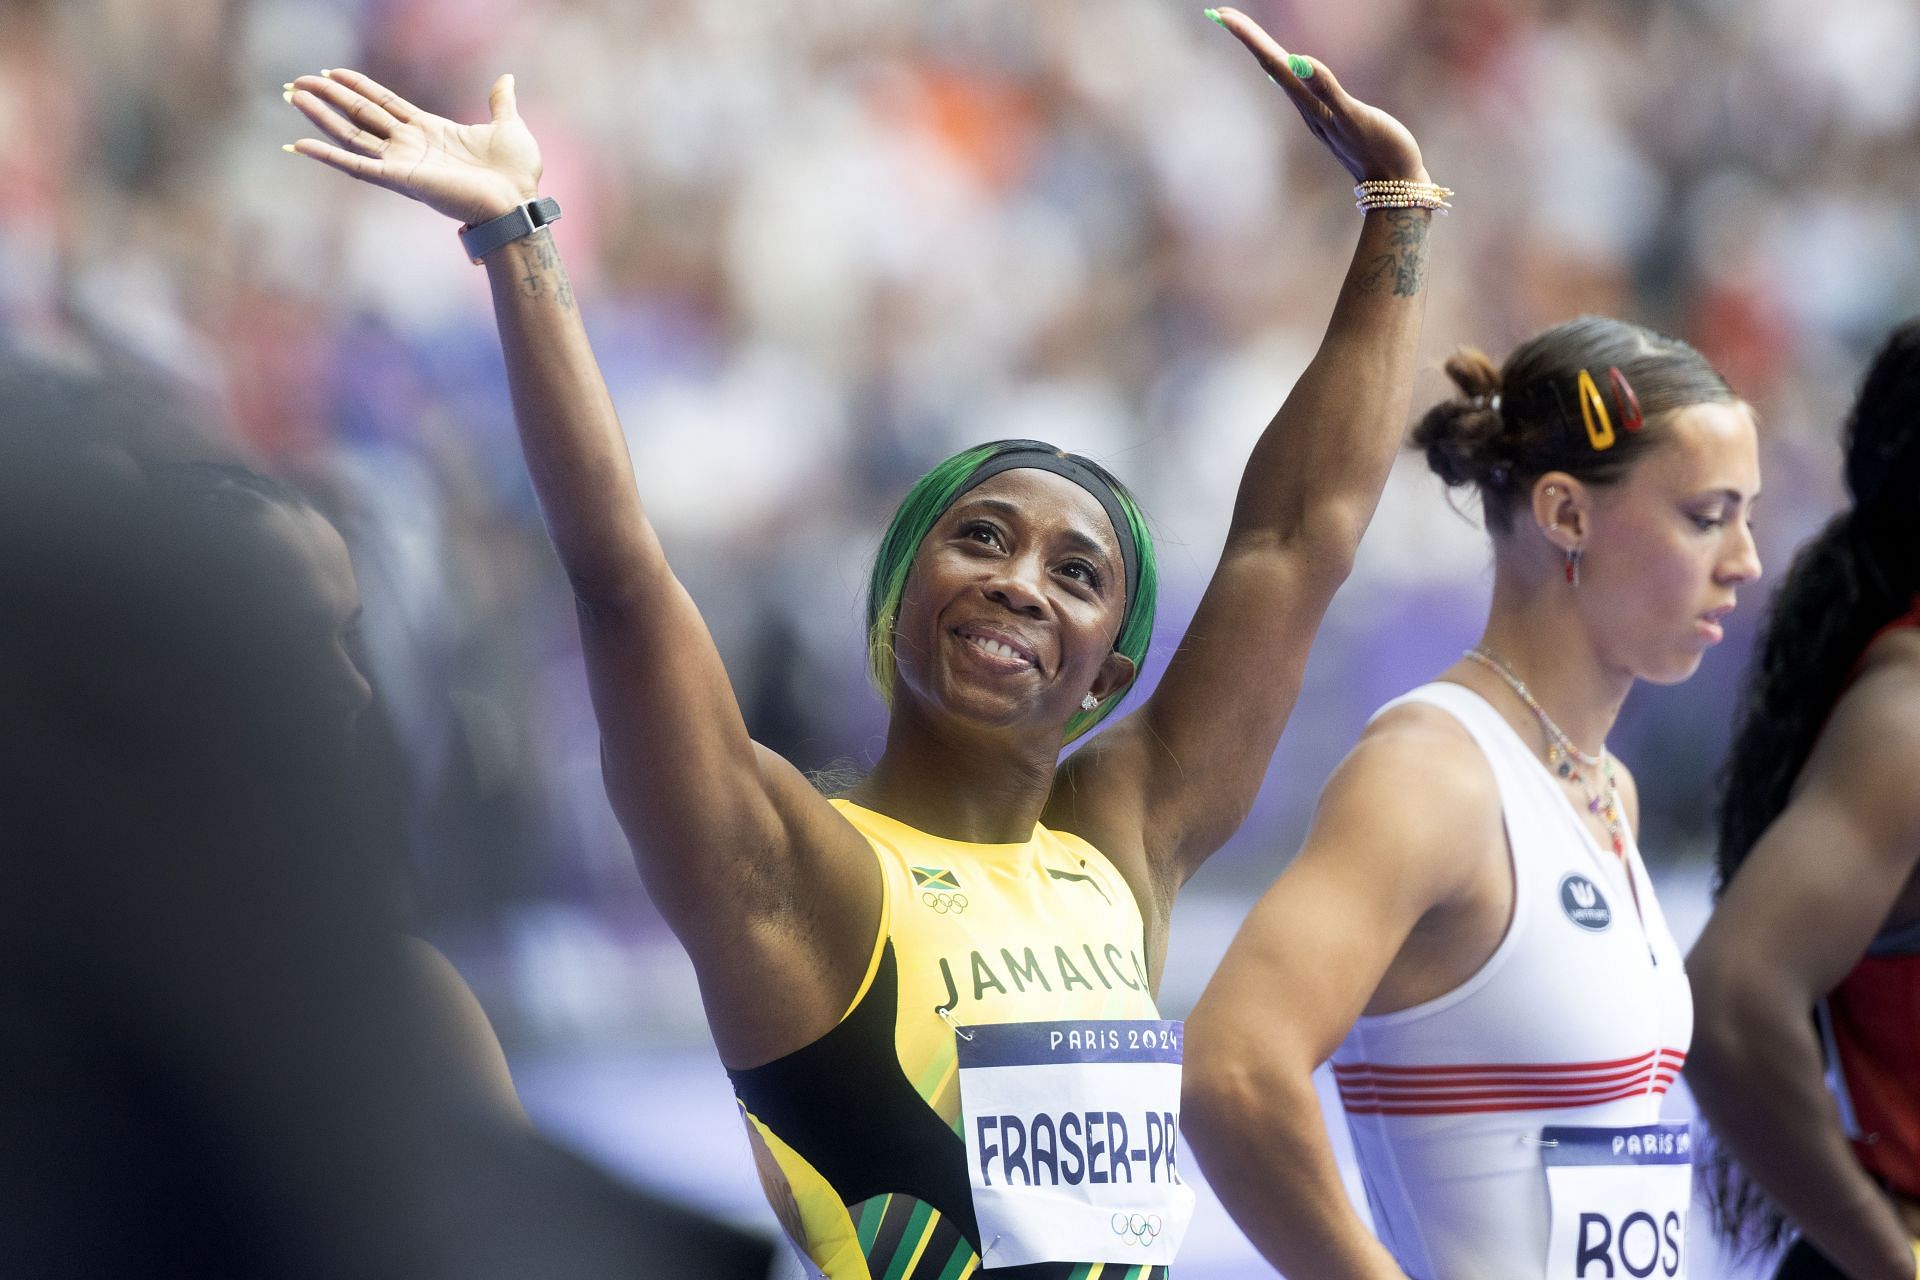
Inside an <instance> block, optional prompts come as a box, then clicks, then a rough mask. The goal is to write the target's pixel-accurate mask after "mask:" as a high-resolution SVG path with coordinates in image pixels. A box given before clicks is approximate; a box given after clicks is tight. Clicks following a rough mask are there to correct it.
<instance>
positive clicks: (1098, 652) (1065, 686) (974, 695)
mask: <svg viewBox="0 0 1920 1280" xmlns="http://www.w3.org/2000/svg"><path fill="white" fill-rule="evenodd" d="M1125 596H1126V570H1125V565H1124V562H1123V560H1122V559H1121V554H1120V548H1119V543H1118V541H1117V538H1116V535H1115V533H1114V531H1113V527H1112V525H1111V524H1110V523H1109V521H1108V519H1107V515H1106V511H1105V510H1104V509H1103V508H1102V507H1101V505H1100V503H1099V501H1098V500H1097V499H1096V498H1094V496H1093V495H1092V494H1090V493H1088V492H1087V491H1086V490H1084V489H1082V488H1081V487H1080V486H1079V485H1077V484H1075V483H1073V482H1072V481H1071V480H1068V479H1067V478H1065V477H1064V476H1059V475H1055V474H1053V473H1051V472H1046V471H1036V470H1029V469H1018V470H1012V471H1006V472H1002V473H1001V474H999V475H997V476H994V477H992V478H990V479H988V480H986V481H985V482H983V483H981V484H980V485H978V486H976V487H974V488H973V489H970V490H968V491H967V492H966V493H964V494H962V495H961V496H960V498H959V499H958V500H957V501H956V502H955V503H954V504H953V506H952V507H950V508H949V509H948V510H947V511H946V512H945V513H943V514H942V515H941V516H940V518H939V519H938V520H937V521H936V522H935V523H934V526H933V528H932V529H931V530H930V531H929V532H928V534H927V536H926V538H925V539H924V540H923V541H922V542H921V544H920V547H919V550H918V551H917V552H916V554H915V556H914V560H913V567H912V570H911V572H910V574H909V576H908V579H907V586H906V591H905V593H904V595H903V596H902V598H901V601H900V610H899V613H898V615H897V617H896V620H895V623H894V652H895V681H896V696H895V704H896V706H898V705H899V702H900V696H899V695H900V694H901V693H908V694H910V695H911V696H912V697H913V698H914V699H915V700H916V701H917V702H919V703H921V704H923V705H929V706H935V707H940V708H943V709H945V710H947V711H949V712H951V713H953V714H956V715H958V716H961V717H962V718H964V719H967V720H969V721H972V722H974V723H977V724H984V725H991V726H997V727H1006V728H1021V727H1044V728H1045V729H1046V730H1047V731H1048V732H1050V733H1053V734H1055V735H1058V734H1059V733H1060V731H1061V728H1062V726H1063V725H1065V723H1066V721H1067V720H1068V718H1069V717H1071V716H1072V715H1073V713H1074V712H1076V711H1078V710H1079V709H1080V700H1081V698H1082V697H1084V696H1085V695H1086V694H1087V693H1088V692H1089V691H1091V692H1092V693H1093V694H1094V695H1095V696H1096V697H1099V698H1102V699H1104V698H1105V697H1107V696H1108V695H1109V694H1111V693H1113V692H1114V691H1115V690H1117V689H1119V688H1121V687H1122V686H1124V685H1125V684H1126V682H1127V680H1128V679H1130V678H1131V676H1132V674H1133V664H1132V663H1131V662H1130V661H1129V660H1128V659H1126V658H1125V657H1122V656H1121V655H1119V654H1116V653H1115V652H1114V651H1113V646H1114V637H1115V635H1116V634H1117V633H1118V631H1119V629H1120V623H1121V620H1122V618H1123V616H1124V613H1125V608H1126V599H1125Z"/></svg>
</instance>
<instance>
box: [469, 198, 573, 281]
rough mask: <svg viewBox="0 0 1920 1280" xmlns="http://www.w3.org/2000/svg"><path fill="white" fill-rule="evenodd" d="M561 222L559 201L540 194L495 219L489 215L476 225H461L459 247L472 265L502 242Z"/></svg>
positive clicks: (528, 234) (505, 242) (510, 241)
mask: <svg viewBox="0 0 1920 1280" xmlns="http://www.w3.org/2000/svg"><path fill="white" fill-rule="evenodd" d="M558 221H560V202H559V201H558V200H555V199H554V198H553V197H552V196H541V197H540V198H539V199H538V200H529V201H527V202H526V203H525V204H522V205H516V206H514V207H513V208H511V209H509V210H507V211H506V212H505V213H503V214H501V215H500V216H499V217H497V218H488V219H487V220H486V221H485V222H483V223H481V224H480V225H479V226H474V227H461V228H460V247H461V248H462V249H465V250H466V251H467V256H468V257H469V258H472V259H473V261H474V263H475V265H478V264H479V262H480V260H481V259H482V258H484V257H486V256H487V255H488V254H490V253H492V252H493V251H494V250H495V249H498V248H499V247H500V246H501V245H503V244H510V243H512V242H513V241H515V240H518V239H519V238H520V237H521V236H530V235H532V234H533V233H534V232H536V231H538V230H539V229H540V228H542V227H544V226H546V225H547V224H548V223H549V222H558Z"/></svg>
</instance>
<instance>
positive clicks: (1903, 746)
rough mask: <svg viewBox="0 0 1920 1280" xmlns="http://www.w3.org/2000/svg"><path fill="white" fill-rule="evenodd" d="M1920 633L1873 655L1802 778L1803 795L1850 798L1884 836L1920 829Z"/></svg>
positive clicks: (1883, 642) (1891, 639)
mask: <svg viewBox="0 0 1920 1280" xmlns="http://www.w3.org/2000/svg"><path fill="white" fill-rule="evenodd" d="M1916 770H1920V631H1915V630H1911V629H1902V630H1900V631H1895V632H1890V633H1888V634H1887V635H1884V636H1882V637H1881V638H1880V639H1878V640H1876V641H1875V642H1874V643H1873V645H1872V646H1871V647H1869V648H1868V650H1867V653H1866V656H1865V657H1864V659H1863V660H1862V662H1861V665H1860V671H1859V674H1858V675H1857V676H1856V677H1855V679H1854V681H1853V683H1852V684H1850V685H1849V686H1848V687H1847V691H1846V692H1845V693H1843V694H1842V695H1841V696H1840V700H1839V701H1838V702H1836V703H1835V704H1834V707H1833V711H1832V713H1831V715H1829V716H1828V718H1827V723H1826V727H1825V728H1824V729H1823V730H1822V731H1821V733H1820V738H1819V740H1818V741H1817V742H1816V743H1815V744H1814V749H1813V754H1812V755H1811V756H1810V757H1809V759H1808V761H1807V767H1806V769H1805V770H1803V771H1802V790H1803V791H1807V790H1816V791H1821V792H1826V793H1829V794H1832V795H1835V796H1843V797H1845V799H1846V800H1847V801H1848V802H1849V803H1851V804H1852V805H1853V806H1855V807H1856V810H1857V812H1859V813H1861V814H1862V815H1863V816H1869V817H1871V818H1877V819H1878V822H1877V823H1876V825H1879V826H1881V827H1882V828H1883V829H1887V830H1892V829H1912V828H1920V788H1917V787H1914V786H1913V785H1912V779H1913V777H1914V774H1915V771H1916Z"/></svg>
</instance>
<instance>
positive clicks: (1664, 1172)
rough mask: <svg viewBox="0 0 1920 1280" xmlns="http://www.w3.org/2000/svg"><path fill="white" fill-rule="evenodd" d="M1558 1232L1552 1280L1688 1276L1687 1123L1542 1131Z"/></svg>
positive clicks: (1552, 1247)
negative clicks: (1625, 1127)
mask: <svg viewBox="0 0 1920 1280" xmlns="http://www.w3.org/2000/svg"><path fill="white" fill-rule="evenodd" d="M1540 1138H1541V1141H1542V1143H1543V1144H1544V1146H1543V1149H1542V1159H1543V1161H1544V1162H1545V1164H1546V1166H1547V1199H1548V1201H1549V1204H1550V1206H1551V1211H1552V1214H1553V1225H1552V1228H1551V1230H1550V1232H1549V1234H1548V1237H1547V1275H1548V1277H1549V1280H1651V1278H1653V1277H1658V1280H1678V1278H1679V1277H1683V1276H1685V1275H1686V1274H1687V1209H1688V1207H1689V1206H1690V1205H1691V1204H1692V1203H1693V1134H1692V1132H1691V1130H1690V1129H1689V1128H1688V1126H1687V1125H1686V1124H1684V1123H1671V1124H1649V1125H1639V1126H1635V1127H1633V1128H1627V1129H1589V1128H1570V1127H1562V1126H1553V1127H1549V1128H1546V1129H1543V1130H1541V1131H1540Z"/></svg>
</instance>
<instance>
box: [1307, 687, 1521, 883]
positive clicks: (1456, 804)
mask: <svg viewBox="0 0 1920 1280" xmlns="http://www.w3.org/2000/svg"><path fill="white" fill-rule="evenodd" d="M1316 824H1317V825H1320V826H1323V827H1332V828H1335V829H1337V830H1340V831H1344V832H1346V833H1348V836H1349V838H1347V839H1344V840H1342V841H1340V844H1341V845H1342V846H1343V847H1344V848H1345V849H1346V850H1347V851H1348V853H1349V856H1355V855H1357V856H1361V857H1365V858H1367V859H1369V860H1381V861H1384V862H1387V863H1391V864H1393V865H1394V866H1396V867H1398V868H1400V869H1402V870H1412V869H1415V868H1419V867H1429V868H1432V871H1433V874H1434V875H1436V876H1437V877H1438V878H1439V881H1440V882H1443V883H1444V884H1451V883H1452V882H1453V881H1454V880H1456V879H1458V878H1459V877H1460V876H1462V875H1463V874H1470V870H1469V869H1470V868H1471V867H1472V866H1473V865H1474V864H1475V862H1476V861H1477V860H1476V859H1474V858H1472V857H1471V856H1462V855H1463V854H1470V853H1471V851H1473V850H1477V849H1484V848H1486V847H1489V846H1490V845H1493V846H1498V845H1499V843H1500V841H1501V840H1502V839H1503V835H1502V833H1503V830H1504V829H1503V826H1502V818H1501V808H1500V787H1499V783H1498V782H1497V781H1496V780H1495V778H1494V776H1493V769H1492V767H1491V766H1490V765H1489V764H1488V763H1487V758H1486V756H1485V754H1484V753H1483V752H1482V751H1481V750H1480V747H1479V744H1478V743H1476V742H1475V741H1474V739H1473V735H1472V734H1470V733H1469V732H1468V731H1467V728H1466V726H1465V725H1463V724H1461V723H1460V721H1458V720H1457V719H1455V718H1454V717H1453V716H1452V715H1450V714H1449V713H1447V712H1446V711H1444V710H1442V709H1441V708H1439V707H1435V706H1431V705H1428V704H1424V703H1418V702H1410V703H1402V704H1401V705H1400V706H1397V707H1393V708H1391V709H1390V710H1388V711H1386V712H1384V713H1383V714H1381V715H1379V716H1377V717H1376V718H1375V719H1374V720H1373V722H1372V723H1371V724H1369V725H1368V726H1367V728H1366V731H1365V732H1364V733H1362V734H1361V735H1360V740H1359V742H1357V743H1356V744H1354V748H1353V750H1352V751H1351V752H1349V753H1348V754H1347V758H1346V759H1345V760H1343V761H1342V762H1341V763H1340V766H1339V768H1337V769H1336V770H1334V773H1333V777H1332V778H1330V779H1329V780H1328V782H1327V787H1326V790H1325V791H1324V792H1323V793H1322V795H1321V800H1320V813H1319V815H1318V817H1317V819H1316Z"/></svg>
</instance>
